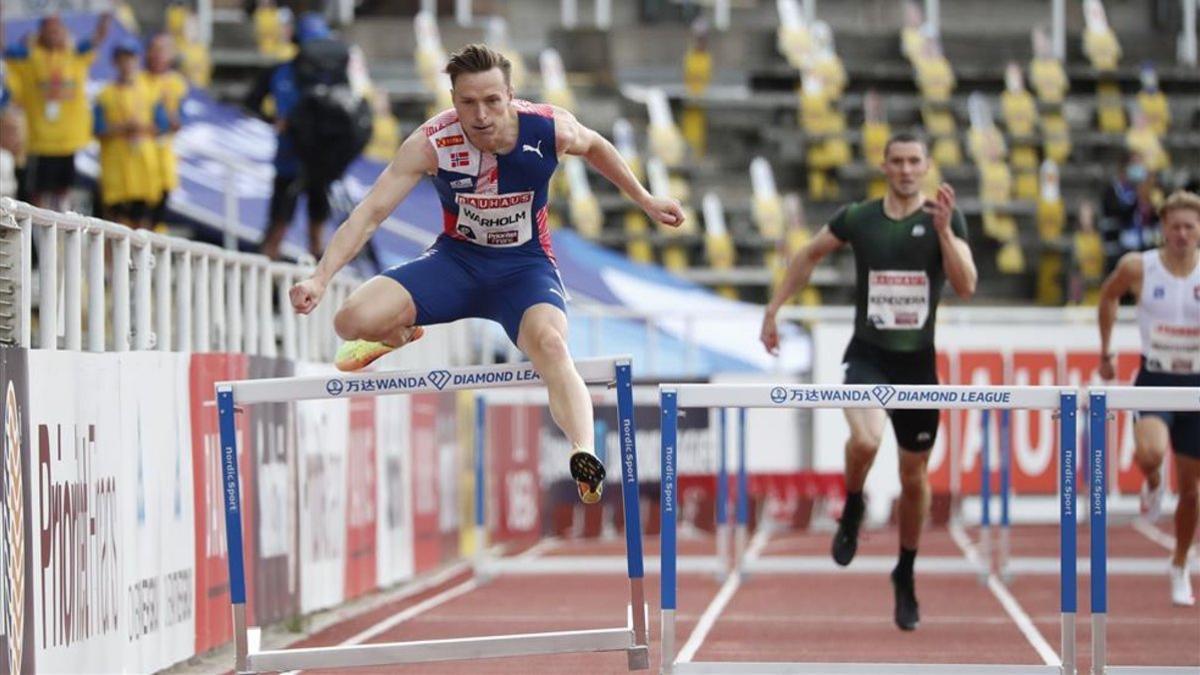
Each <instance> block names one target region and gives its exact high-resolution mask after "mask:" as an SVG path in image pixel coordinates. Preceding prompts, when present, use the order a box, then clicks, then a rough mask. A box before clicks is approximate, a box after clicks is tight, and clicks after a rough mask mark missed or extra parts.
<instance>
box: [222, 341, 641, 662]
mask: <svg viewBox="0 0 1200 675" xmlns="http://www.w3.org/2000/svg"><path fill="white" fill-rule="evenodd" d="M575 365H576V368H577V369H578V371H579V374H580V375H581V376H582V377H583V379H584V381H585V382H588V383H592V384H604V385H610V386H614V387H616V390H617V400H618V414H619V417H620V423H621V434H620V436H621V468H622V471H621V492H622V495H623V502H622V508H623V509H624V515H625V538H626V549H627V550H626V567H627V571H628V575H629V588H630V604H629V607H628V611H627V617H626V623H625V626H624V627H622V628H606V629H596V630H577V631H555V632H546V633H524V634H514V635H489V636H481V637H465V638H452V639H440V640H421V641H414V642H392V643H380V644H370V645H355V646H345V647H321V648H309V649H277V650H262V649H260V642H261V640H260V638H261V633H260V630H259V629H258V628H253V627H249V626H247V616H246V575H245V569H244V561H243V552H242V522H241V510H242V505H241V504H240V487H241V486H240V483H239V479H238V458H237V440H236V434H235V420H234V415H235V414H237V412H239V411H240V410H241V407H242V406H246V405H251V404H255V403H278V402H288V401H300V400H312V399H317V400H334V399H345V398H351V397H357V396H384V395H396V394H414V393H436V392H442V391H458V390H466V389H479V388H485V387H488V388H490V387H511V386H528V385H532V384H538V383H540V382H541V378H540V377H539V376H538V374H537V371H535V370H534V369H533V367H532V366H531V365H530V364H529V363H516V364H504V365H498V366H472V367H462V368H446V369H433V370H409V371H383V372H368V373H355V374H335V375H328V376H311V377H284V378H271V379H260V380H239V381H232V382H218V383H217V384H216V399H217V413H218V417H219V421H220V437H221V471H222V481H223V482H222V490H221V492H222V493H223V495H224V501H225V537H226V542H227V544H228V548H227V550H228V552H229V594H230V600H231V604H232V610H233V622H234V659H235V664H234V666H235V670H236V672H238V673H255V672H277V671H289V670H300V669H308V668H348V667H355V666H380V665H391V664H401V663H425V662H431V661H450V660H464V659H481V658H493V657H502V656H533V655H547V654H566V653H578V652H606V651H624V652H626V654H627V656H628V663H629V669H630V670H642V669H646V668H649V667H650V654H649V646H648V644H649V643H648V634H647V625H646V624H647V610H646V601H645V591H644V585H643V577H644V570H643V558H642V543H641V523H640V520H639V505H638V474H637V449H636V448H635V445H634V431H633V398H632V386H633V377H632V372H631V368H632V366H631V359H630V357H628V356H622V357H610V358H597V359H586V360H580V361H576V362H575Z"/></svg>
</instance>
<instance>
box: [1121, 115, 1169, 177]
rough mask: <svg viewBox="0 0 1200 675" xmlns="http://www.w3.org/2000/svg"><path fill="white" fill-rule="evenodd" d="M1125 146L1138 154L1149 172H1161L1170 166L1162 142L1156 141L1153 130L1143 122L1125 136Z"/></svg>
mask: <svg viewBox="0 0 1200 675" xmlns="http://www.w3.org/2000/svg"><path fill="white" fill-rule="evenodd" d="M1125 146H1126V147H1127V148H1129V149H1130V150H1133V151H1135V152H1137V153H1138V154H1140V155H1141V156H1142V161H1144V162H1145V164H1146V168H1147V169H1149V170H1150V171H1162V170H1163V169H1166V168H1167V167H1169V166H1170V165H1171V157H1170V155H1168V154H1167V151H1166V149H1165V148H1164V147H1163V144H1162V141H1160V140H1159V139H1158V135H1157V134H1155V133H1154V129H1153V128H1152V127H1150V125H1149V124H1148V123H1146V122H1144V121H1143V122H1141V123H1140V124H1137V125H1135V126H1133V127H1131V128H1130V129H1129V132H1128V133H1127V134H1125Z"/></svg>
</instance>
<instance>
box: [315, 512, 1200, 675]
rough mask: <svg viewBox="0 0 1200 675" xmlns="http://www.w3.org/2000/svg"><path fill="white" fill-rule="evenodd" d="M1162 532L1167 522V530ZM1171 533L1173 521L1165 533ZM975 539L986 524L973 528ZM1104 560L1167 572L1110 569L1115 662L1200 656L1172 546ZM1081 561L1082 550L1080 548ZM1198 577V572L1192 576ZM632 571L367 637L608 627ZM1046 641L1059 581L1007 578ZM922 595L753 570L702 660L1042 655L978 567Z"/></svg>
mask: <svg viewBox="0 0 1200 675" xmlns="http://www.w3.org/2000/svg"><path fill="white" fill-rule="evenodd" d="M1162 531H1164V532H1165V530H1162ZM1168 534H1169V533H1168ZM969 535H970V537H971V538H972V539H976V540H977V538H978V530H972V531H970V532H969ZM1078 537H1079V548H1080V552H1081V554H1082V555H1083V556H1086V552H1087V545H1088V531H1087V529H1086V527H1081V528H1080V531H1079V535H1078ZM896 542H897V536H896V532H895V530H894V529H891V530H873V531H870V532H864V537H863V540H862V545H861V546H860V549H859V555H860V556H864V557H869V556H880V557H891V558H894V556H895V552H896V547H897V543H896ZM1012 542H1013V554H1014V555H1015V556H1021V557H1028V556H1038V557H1053V558H1055V559H1057V551H1058V530H1057V528H1056V527H1053V526H1045V527H1038V526H1021V527H1014V528H1013V530H1012ZM657 544H658V541H657V537H654V538H649V537H648V538H647V539H646V554H647V555H657V553H658V546H657ZM828 546H829V534H828V533H787V534H781V535H779V536H776V537H774V538H773V539H772V540H771V541H770V542H769V543H768V544H767V546H766V547H765V548H764V550H763V555H764V556H766V557H772V556H806V557H812V558H817V557H821V556H828ZM713 551H715V545H714V544H713V542H712V541H711V540H704V539H692V540H685V541H681V544H680V554H681V555H711V554H712V552H713ZM1109 551H1110V559H1112V558H1115V557H1116V556H1118V555H1119V556H1121V557H1122V558H1139V559H1143V560H1149V561H1153V560H1160V561H1161V562H1162V566H1163V570H1164V572H1163V573H1162V574H1157V573H1155V574H1149V573H1147V574H1142V575H1128V574H1111V573H1110V576H1109V619H1108V622H1109V628H1108V641H1109V663H1110V664H1118V665H1151V664H1153V665H1195V666H1197V667H1198V668H1200V609H1197V608H1195V607H1193V608H1177V607H1172V606H1171V605H1170V604H1169V602H1168V596H1167V585H1166V584H1167V582H1166V576H1165V568H1166V567H1165V566H1166V557H1167V551H1166V549H1165V548H1163V546H1162V545H1161V544H1159V543H1155V542H1153V541H1151V540H1150V539H1149V538H1148V537H1146V536H1145V535H1143V534H1141V533H1138V532H1136V531H1134V530H1133V528H1131V527H1130V526H1128V525H1122V526H1119V527H1118V526H1114V527H1111V528H1110V530H1109ZM623 553H624V550H623V542H622V541H620V540H616V541H572V542H558V543H557V544H555V545H553V546H550V547H548V548H547V549H546V550H545V551H544V552H543V554H542V557H544V558H553V557H555V556H561V555H573V556H580V555H584V556H600V557H605V558H610V559H611V558H612V557H623ZM921 554H922V555H930V556H947V557H952V556H960V557H961V556H962V551H961V549H960V548H959V547H958V545H957V544H955V543H954V541H953V540H952V538H951V537H950V535H949V533H948V532H947V531H946V530H944V529H933V530H929V531H927V532H926V533H925V534H924V536H923V541H922V549H921ZM1081 563H1082V559H1081ZM1082 569H1083V568H1082V566H1081V574H1080V579H1079V582H1080V583H1079V609H1080V613H1079V618H1078V623H1079V633H1078V637H1079V640H1078V655H1079V660H1080V666H1081V670H1080V672H1087V670H1086V669H1087V668H1088V667H1089V666H1090V641H1089V640H1090V630H1089V618H1090V617H1089V615H1088V613H1087V610H1088V606H1089V594H1088V586H1087V576H1086V575H1085V574H1083V573H1082ZM647 571H648V572H649V573H650V574H649V576H648V577H647V579H646V594H647V599H648V601H649V603H650V625H651V640H650V652H651V664H652V668H653V669H654V670H655V672H656V671H657V667H658V662H659V651H658V647H659V636H660V630H659V611H658V599H659V587H658V577H657V570H653V569H648V570H647ZM464 583H468V584H470V583H473V581H472V579H471V577H470V576H469V575H466V574H464V575H461V576H459V577H456V578H454V579H451V580H449V581H448V582H446V583H445V584H443V585H442V586H440V587H438V588H433V589H430V590H428V591H426V592H424V593H422V594H420V595H417V596H414V597H412V598H407V599H405V600H403V601H399V602H396V603H392V604H390V605H387V606H384V607H380V608H377V609H375V610H373V611H371V612H370V613H367V614H364V615H360V616H358V617H355V618H354V619H352V620H349V621H346V622H344V623H341V624H337V625H335V626H332V627H330V628H328V629H326V630H324V631H322V632H320V633H318V634H316V635H314V636H312V637H310V638H307V639H305V640H304V641H302V642H300V643H297V644H295V645H293V646H318V645H331V644H338V643H340V642H342V641H344V640H346V639H347V638H349V637H350V636H352V635H356V634H358V633H360V632H361V631H363V630H365V629H367V628H369V627H370V626H372V625H374V624H376V623H378V622H379V621H381V620H383V619H386V618H387V617H388V616H391V615H394V614H395V613H397V612H400V611H403V610H404V609H405V608H408V607H411V606H413V605H415V604H417V603H419V602H422V601H424V600H427V599H429V598H433V597H437V596H438V595H439V594H441V593H443V592H445V591H447V590H451V591H453V590H454V589H459V590H462V589H461V588H460V585H461V584H464ZM1193 583H1194V584H1196V585H1197V587H1198V588H1200V579H1198V578H1196V577H1193ZM628 588H629V587H628V580H627V579H626V578H625V577H624V576H623V575H618V574H595V573H587V572H582V573H580V574H578V575H562V574H555V575H546V576H531V575H522V576H504V575H502V576H499V577H496V578H494V579H492V580H490V581H489V582H487V583H483V584H480V585H479V586H478V588H472V589H471V590H469V592H465V593H463V594H462V595H459V596H457V597H454V598H453V599H449V600H447V601H446V602H444V603H442V604H439V605H438V606H436V607H433V608H431V609H429V610H428V611H425V612H424V613H421V614H419V615H418V616H415V617H413V618H411V619H410V620H408V621H405V622H404V623H402V624H400V625H397V626H395V627H394V628H392V629H390V630H387V631H385V632H383V633H381V634H379V635H377V636H375V637H373V638H372V639H371V640H369V642H387V641H400V640H421V639H437V638H453V637H470V636H477V635H489V634H503V633H522V632H539V631H553V630H575V629H588V628H613V627H618V626H621V625H624V622H625V618H624V617H625V606H626V603H627V599H628V593H629V591H628ZM718 588H719V584H718V583H717V581H716V580H715V579H714V578H712V577H711V576H709V575H701V574H681V575H680V578H679V595H678V606H679V607H678V611H677V620H676V631H677V641H678V645H679V646H680V647H682V646H683V644H684V643H685V642H686V641H687V639H688V636H689V635H690V634H691V632H692V629H693V628H694V627H695V625H696V622H697V620H698V619H699V617H700V615H701V613H702V612H704V610H705V608H706V607H707V606H708V604H709V603H710V601H711V600H712V599H713V597H714V596H715V595H716V593H717V590H718ZM1008 588H1009V590H1010V591H1011V593H1012V595H1013V597H1014V598H1015V599H1016V601H1017V602H1018V603H1019V604H1020V606H1021V607H1022V608H1023V610H1024V611H1025V612H1026V613H1027V614H1028V615H1029V616H1030V618H1031V619H1032V621H1033V623H1034V625H1036V627H1037V629H1038V630H1039V631H1040V633H1041V634H1042V636H1043V637H1044V638H1045V640H1046V641H1047V642H1048V643H1049V644H1050V646H1051V647H1053V648H1054V650H1055V651H1057V650H1058V646H1059V645H1058V642H1059V640H1058V636H1059V583H1058V577H1057V576H1056V575H1047V574H1041V575H1036V574H1028V575H1023V576H1019V577H1017V578H1016V579H1014V580H1013V581H1012V582H1011V583H1010V584H1009V586H1008ZM917 591H918V598H919V599H920V601H921V614H922V622H921V626H920V628H919V629H918V630H917V631H915V632H912V633H903V632H901V631H899V630H897V629H896V628H895V627H894V625H893V624H892V620H891V612H892V598H891V586H890V584H889V582H888V580H887V576H886V573H878V574H876V573H868V574H864V573H854V572H853V566H852V568H851V571H850V572H835V573H810V574H756V575H752V576H750V577H749V578H748V579H747V580H746V581H744V582H743V584H742V586H741V587H740V588H739V590H738V591H737V593H736V594H734V596H733V598H732V600H731V601H730V603H729V604H728V606H726V607H725V609H724V611H723V612H722V613H721V614H720V615H719V617H718V618H717V619H716V621H715V623H714V624H713V627H712V630H711V631H710V632H709V634H708V636H707V638H706V639H705V640H704V642H703V643H702V645H701V646H700V648H699V650H698V651H697V653H696V655H695V658H694V660H702V661H734V660H743V661H744V660H754V661H812V662H851V661H853V662H878V663H886V662H912V663H1016V664H1040V663H1042V659H1041V657H1040V656H1039V654H1038V652H1037V651H1036V650H1035V649H1034V647H1033V646H1031V643H1030V641H1029V640H1028V639H1027V638H1026V637H1025V636H1024V635H1023V634H1022V633H1021V631H1020V630H1019V629H1018V628H1017V627H1016V624H1015V623H1014V622H1013V620H1012V619H1011V618H1010V616H1009V614H1008V613H1006V611H1005V610H1004V608H1003V607H1002V605H1001V603H1000V602H999V600H997V598H996V597H995V595H993V593H992V592H991V591H990V590H989V589H988V588H987V587H985V586H984V585H982V584H980V582H979V581H978V580H977V578H976V577H975V576H974V575H971V574H963V573H961V572H960V573H949V574H933V573H929V572H922V571H920V562H918V576H917ZM467 670H469V671H470V672H472V673H521V674H522V675H532V674H534V673H564V672H571V673H625V672H628V671H627V669H626V657H625V655H624V654H623V653H611V654H571V655H555V656H544V657H525V658H506V659H489V660H481V661H471V662H464V661H458V662H445V663H438V664H422V665H419V666H405V667H399V666H389V667H386V668H363V669H357V670H356V671H355V672H361V673H372V672H378V673H384V672H386V673H461V672H466V671H467Z"/></svg>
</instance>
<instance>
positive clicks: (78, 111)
mask: <svg viewBox="0 0 1200 675" xmlns="http://www.w3.org/2000/svg"><path fill="white" fill-rule="evenodd" d="M109 21H110V18H109V16H108V15H107V14H106V15H104V16H101V17H100V20H99V22H98V23H97V24H96V30H95V32H94V33H93V35H92V37H91V39H90V40H80V41H79V42H72V40H71V34H70V33H69V32H68V31H67V27H66V25H65V24H64V23H63V21H62V18H61V17H59V16H58V15H57V14H50V15H47V16H46V17H44V18H43V19H42V20H41V21H40V22H39V23H38V30H37V33H36V34H34V35H31V36H27V37H26V39H24V40H21V41H20V42H19V43H18V44H16V45H14V46H13V47H12V48H10V49H9V50H8V51H6V52H5V55H4V57H5V60H6V61H7V65H8V67H9V68H10V69H11V70H12V72H11V74H10V77H11V78H12V82H13V85H14V86H13V87H12V90H13V93H14V95H15V96H14V100H15V102H16V103H17V105H19V106H20V107H21V108H22V109H23V110H24V112H25V118H26V123H27V124H28V127H29V138H28V152H29V157H28V160H27V163H26V169H25V180H26V181H27V182H28V185H27V186H26V192H27V193H28V195H29V197H30V199H31V200H32V201H33V203H34V204H36V205H38V206H44V207H47V208H51V209H55V210H60V211H61V210H65V209H66V208H67V206H68V205H67V197H68V193H69V191H70V189H71V186H72V185H73V184H74V183H75V153H76V152H78V151H79V150H81V149H83V148H84V147H85V146H87V144H88V143H90V142H91V141H92V125H91V124H89V120H88V101H87V91H86V88H87V87H86V85H87V74H88V68H89V67H90V66H91V64H92V60H93V59H94V58H95V53H96V47H97V46H98V45H99V44H100V43H101V42H102V41H103V40H104V37H105V36H106V35H107V34H108V25H109Z"/></svg>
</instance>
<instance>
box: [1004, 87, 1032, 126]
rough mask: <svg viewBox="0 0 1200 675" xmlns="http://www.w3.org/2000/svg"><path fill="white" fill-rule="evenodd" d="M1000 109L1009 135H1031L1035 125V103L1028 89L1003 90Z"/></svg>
mask: <svg viewBox="0 0 1200 675" xmlns="http://www.w3.org/2000/svg"><path fill="white" fill-rule="evenodd" d="M1000 111H1001V114H1002V115H1003V117H1004V127H1005V128H1006V129H1008V133H1009V135H1010V136H1013V137H1015V138H1020V137H1026V136H1032V135H1033V131H1034V129H1035V128H1036V126H1037V116H1038V115H1037V104H1036V103H1035V102H1034V100H1033V96H1032V95H1031V94H1030V93H1029V92H1028V91H1026V90H1024V89H1022V90H1020V91H1017V92H1013V91H1005V92H1004V93H1003V94H1001V95H1000Z"/></svg>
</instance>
